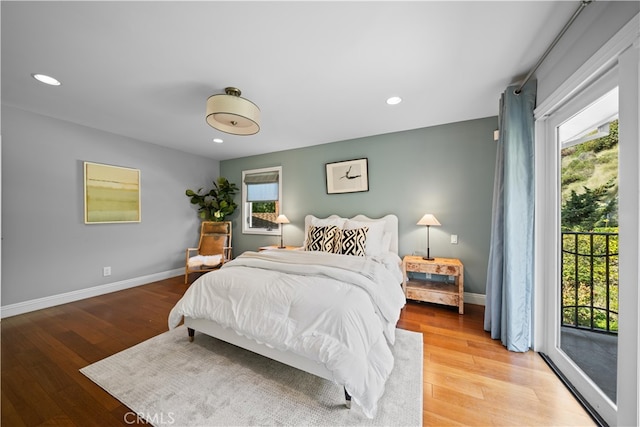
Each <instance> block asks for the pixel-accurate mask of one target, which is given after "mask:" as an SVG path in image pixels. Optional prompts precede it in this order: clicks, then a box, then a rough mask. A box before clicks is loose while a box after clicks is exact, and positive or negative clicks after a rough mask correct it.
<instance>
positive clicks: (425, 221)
mask: <svg viewBox="0 0 640 427" xmlns="http://www.w3.org/2000/svg"><path fill="white" fill-rule="evenodd" d="M417 225H426V226H427V256H426V257H424V256H423V257H422V259H426V260H427V261H433V258H431V254H430V253H429V227H431V226H432V225H442V224H440V222H438V220H437V219H436V217H435V216H433V215H432V214H425V215H424V216H423V217H422V218H420V221H418V224H417Z"/></svg>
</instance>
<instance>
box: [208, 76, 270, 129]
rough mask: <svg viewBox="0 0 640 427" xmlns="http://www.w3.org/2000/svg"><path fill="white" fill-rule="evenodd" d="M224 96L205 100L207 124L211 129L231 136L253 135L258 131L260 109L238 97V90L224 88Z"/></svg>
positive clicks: (215, 96)
mask: <svg viewBox="0 0 640 427" xmlns="http://www.w3.org/2000/svg"><path fill="white" fill-rule="evenodd" d="M224 91H225V94H224V95H223V94H219V95H212V96H210V97H209V99H207V123H208V124H209V126H211V127H212V128H215V129H218V130H220V131H222V132H226V133H230V134H233V135H253V134H256V133H258V131H259V130H260V109H259V108H258V106H257V105H256V104H254V103H253V102H251V101H249V100H248V99H245V98H241V97H240V94H241V92H240V89H237V88H235V87H228V88H225V90H224Z"/></svg>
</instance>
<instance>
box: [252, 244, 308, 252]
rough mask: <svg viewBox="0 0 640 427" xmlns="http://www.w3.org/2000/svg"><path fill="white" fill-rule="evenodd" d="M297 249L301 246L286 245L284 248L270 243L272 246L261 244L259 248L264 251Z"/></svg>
mask: <svg viewBox="0 0 640 427" xmlns="http://www.w3.org/2000/svg"><path fill="white" fill-rule="evenodd" d="M296 249H300V247H299V246H288V245H287V246H285V247H284V248H281V247H279V246H278V245H270V246H261V247H259V248H258V251H260V252H262V251H271V250H277V251H295V250H296Z"/></svg>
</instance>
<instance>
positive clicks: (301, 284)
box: [169, 215, 406, 418]
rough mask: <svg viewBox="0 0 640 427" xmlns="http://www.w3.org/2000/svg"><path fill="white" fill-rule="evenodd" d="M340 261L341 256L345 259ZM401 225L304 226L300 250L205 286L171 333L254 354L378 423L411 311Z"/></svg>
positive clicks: (244, 257) (242, 267) (391, 219)
mask: <svg viewBox="0 0 640 427" xmlns="http://www.w3.org/2000/svg"><path fill="white" fill-rule="evenodd" d="M336 252H337V253H336ZM402 280H403V276H402V269H401V260H400V258H399V257H398V219H397V217H396V216H395V215H387V216H385V217H383V218H379V219H371V218H368V217H366V216H364V215H358V216H355V217H353V218H349V219H347V218H341V217H338V216H336V215H332V216H330V217H328V218H317V217H315V216H312V215H307V216H306V217H305V242H304V245H303V247H302V248H300V250H270V251H263V252H251V251H249V252H245V253H243V254H241V255H240V256H238V257H237V258H236V259H234V260H232V261H230V262H227V263H225V264H224V266H223V267H222V268H221V269H220V270H216V271H213V272H210V273H206V274H205V275H203V276H201V277H199V278H198V279H197V280H196V281H195V282H194V283H193V284H192V285H191V286H190V287H189V289H188V290H187V291H186V292H185V294H184V296H183V297H182V298H181V299H180V301H178V303H176V305H175V306H174V308H173V309H172V310H171V313H170V314H169V328H175V327H177V326H178V325H179V324H180V323H181V322H182V320H183V319H184V324H185V325H186V326H187V328H188V331H189V337H190V339H191V340H192V339H193V337H194V332H195V331H199V332H201V333H204V334H207V335H210V336H212V337H215V338H218V339H221V340H223V341H226V342H229V343H231V344H234V345H236V346H239V347H242V348H245V349H247V350H250V351H253V352H255V353H258V354H261V355H263V356H266V357H268V358H271V359H274V360H277V361H279V362H281V363H285V364H287V365H290V366H293V367H295V368H298V369H301V370H303V371H306V372H309V373H311V374H313V375H317V376H319V377H322V378H325V379H328V380H330V381H333V382H334V383H336V384H338V385H340V386H342V387H343V388H344V394H345V398H346V402H345V403H346V404H347V406H348V407H350V404H351V401H353V402H354V403H355V404H357V405H359V406H360V408H361V409H362V411H363V413H364V414H365V415H366V416H367V417H369V418H373V417H374V416H375V413H376V410H377V402H378V400H379V398H380V397H381V396H382V394H383V393H384V385H385V382H386V380H387V379H388V377H389V375H390V373H391V370H392V369H393V363H394V361H393V355H392V353H391V347H390V346H392V345H393V343H394V341H395V325H396V323H397V321H398V319H399V317H400V310H401V308H402V307H403V306H404V304H405V302H406V301H405V297H404V293H403V292H402V288H401V282H402Z"/></svg>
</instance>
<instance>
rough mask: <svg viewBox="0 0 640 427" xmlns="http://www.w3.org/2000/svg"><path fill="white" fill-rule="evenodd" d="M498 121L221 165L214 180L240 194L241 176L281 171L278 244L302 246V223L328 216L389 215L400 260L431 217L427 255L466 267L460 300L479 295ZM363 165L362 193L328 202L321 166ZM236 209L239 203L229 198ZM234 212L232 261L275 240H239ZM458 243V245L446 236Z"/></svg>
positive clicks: (414, 248)
mask: <svg viewBox="0 0 640 427" xmlns="http://www.w3.org/2000/svg"><path fill="white" fill-rule="evenodd" d="M497 126H498V120H497V117H488V118H483V119H477V120H469V121H464V122H457V123H450V124H446V125H440V126H433V127H429V128H421V129H415V130H409V131H404V132H397V133H390V134H385V135H376V136H371V137H366V138H358V139H352V140H347V141H341V142H334V143H328V144H322V145H316V146H312V147H306V148H300V149H295V150H287V151H280V152H275V153H268V154H264V155H258V156H251V157H244V158H238V159H232V160H225V161H221V162H220V174H221V175H222V176H224V177H226V178H228V179H229V180H230V181H231V182H235V183H236V184H238V186H241V185H240V184H241V181H242V171H243V170H248V169H257V168H264V167H270V166H282V179H283V183H282V199H283V200H282V204H281V210H282V213H284V214H285V215H287V217H288V218H289V220H290V221H291V224H287V225H285V226H284V243H285V244H287V245H301V244H302V241H303V238H304V232H303V229H304V217H305V215H307V214H313V215H316V216H318V217H326V216H328V215H331V214H338V215H340V216H345V217H350V216H354V215H356V214H359V213H362V214H365V215H367V216H369V217H371V218H377V217H380V216H384V215H386V214H391V213H392V214H395V215H397V216H398V220H399V248H400V255H401V256H403V255H410V254H416V255H424V254H425V253H426V229H425V227H424V226H418V225H416V223H417V222H418V220H419V219H420V218H421V217H422V215H424V214H425V213H432V214H434V215H435V216H436V218H438V220H439V221H440V223H441V224H442V226H440V227H431V233H430V249H431V255H432V256H437V257H450V258H459V259H460V260H461V261H462V262H463V264H464V266H465V292H470V293H476V294H485V282H486V275H487V263H488V255H489V239H490V234H491V204H492V198H493V181H494V167H495V158H496V146H497V144H496V142H495V141H494V140H493V132H494V130H495V129H497ZM364 157H366V158H367V159H368V165H369V191H367V192H361V193H348V194H327V192H326V179H325V164H326V163H330V162H336V161H342V160H350V159H359V158H364ZM236 197H237V200H238V203H239V204H240V200H241V196H240V195H238V196H236ZM240 217H241V214H240V209H238V210H237V211H236V213H235V214H234V215H233V216H232V219H233V247H234V254H235V255H238V254H240V253H242V252H244V251H247V250H257V248H258V247H260V246H264V245H272V244H279V243H280V238H279V237H276V236H264V235H255V234H242V227H241V226H240V222H239V221H240ZM452 234H456V235H458V244H457V245H454V244H451V243H450V236H451V235H452Z"/></svg>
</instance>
